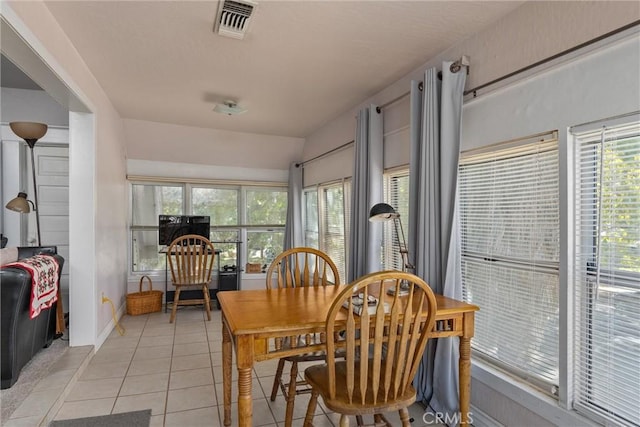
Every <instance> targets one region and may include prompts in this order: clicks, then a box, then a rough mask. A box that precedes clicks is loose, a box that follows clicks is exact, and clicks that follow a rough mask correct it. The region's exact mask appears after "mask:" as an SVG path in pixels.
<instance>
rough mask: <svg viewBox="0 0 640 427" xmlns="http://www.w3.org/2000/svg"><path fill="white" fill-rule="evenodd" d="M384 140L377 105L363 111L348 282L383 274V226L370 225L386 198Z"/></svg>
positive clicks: (358, 134)
mask: <svg viewBox="0 0 640 427" xmlns="http://www.w3.org/2000/svg"><path fill="white" fill-rule="evenodd" d="M382 138H383V135H382V112H380V113H378V112H377V107H376V106H375V105H370V106H369V107H368V108H363V109H362V110H360V111H359V112H358V117H357V124H356V139H355V166H354V169H353V179H352V182H351V222H350V232H349V272H348V274H347V280H348V282H352V281H353V280H355V279H357V278H358V277H360V276H362V275H365V274H367V273H372V272H374V271H379V270H380V247H381V245H382V224H381V223H379V222H378V223H375V222H370V221H369V209H371V206H373V205H374V204H376V203H379V202H382V197H383V195H382V172H383V150H382Z"/></svg>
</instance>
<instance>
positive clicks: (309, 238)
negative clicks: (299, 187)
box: [303, 188, 320, 249]
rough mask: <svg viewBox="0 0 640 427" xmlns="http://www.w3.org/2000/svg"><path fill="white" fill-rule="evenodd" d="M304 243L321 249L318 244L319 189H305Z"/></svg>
mask: <svg viewBox="0 0 640 427" xmlns="http://www.w3.org/2000/svg"><path fill="white" fill-rule="evenodd" d="M303 214H304V244H305V245H306V246H308V247H310V248H316V249H319V248H320V246H319V245H318V242H319V240H318V235H319V232H318V190H317V189H315V188H313V189H310V190H305V191H304V212H303Z"/></svg>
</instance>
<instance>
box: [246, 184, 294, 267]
mask: <svg viewBox="0 0 640 427" xmlns="http://www.w3.org/2000/svg"><path fill="white" fill-rule="evenodd" d="M244 200H245V213H246V220H245V223H246V225H247V262H250V263H257V264H260V265H262V266H263V267H265V268H266V267H268V266H269V265H270V264H271V262H272V261H273V259H274V258H275V257H276V255H278V254H279V253H280V252H282V249H283V244H284V225H285V222H286V218H287V191H286V189H272V188H248V189H246V190H245V197H244Z"/></svg>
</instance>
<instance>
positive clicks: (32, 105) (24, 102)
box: [0, 87, 69, 127]
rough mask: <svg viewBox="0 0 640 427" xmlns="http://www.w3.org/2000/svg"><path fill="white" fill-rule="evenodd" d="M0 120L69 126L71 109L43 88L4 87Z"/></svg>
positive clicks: (4, 122)
mask: <svg viewBox="0 0 640 427" xmlns="http://www.w3.org/2000/svg"><path fill="white" fill-rule="evenodd" d="M0 100H2V102H1V103H0V105H1V106H0V112H1V117H0V122H2V123H3V124H8V123H10V122H14V121H18V122H24V121H27V122H40V123H46V124H47V125H49V126H51V127H56V126H57V127H67V126H69V110H67V109H66V108H65V107H63V106H62V105H60V104H58V103H57V102H56V101H55V100H54V99H53V98H52V97H51V96H49V95H48V94H47V93H46V92H44V91H42V90H28V89H14V88H5V87H3V88H2V92H1V95H0Z"/></svg>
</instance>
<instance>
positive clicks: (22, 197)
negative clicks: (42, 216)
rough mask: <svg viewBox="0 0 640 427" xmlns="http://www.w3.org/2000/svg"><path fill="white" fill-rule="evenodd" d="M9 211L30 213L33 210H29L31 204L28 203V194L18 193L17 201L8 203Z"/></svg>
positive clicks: (13, 200)
mask: <svg viewBox="0 0 640 427" xmlns="http://www.w3.org/2000/svg"><path fill="white" fill-rule="evenodd" d="M6 207H7V209H9V210H10V211H15V212H20V213H29V212H31V209H30V208H29V203H28V202H27V193H22V192H20V193H18V196H17V197H16V198H15V199H12V200H11V201H10V202H9V203H7V206H6Z"/></svg>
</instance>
